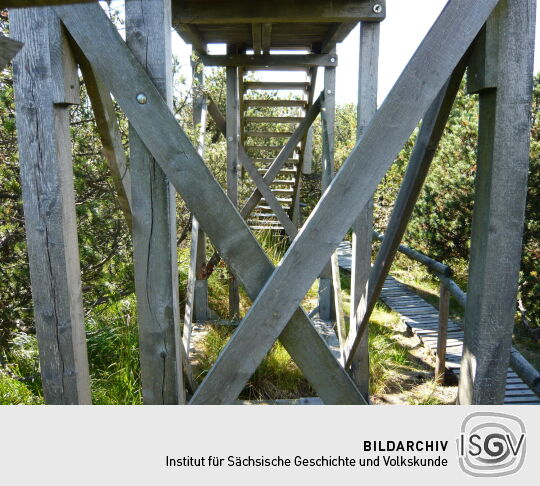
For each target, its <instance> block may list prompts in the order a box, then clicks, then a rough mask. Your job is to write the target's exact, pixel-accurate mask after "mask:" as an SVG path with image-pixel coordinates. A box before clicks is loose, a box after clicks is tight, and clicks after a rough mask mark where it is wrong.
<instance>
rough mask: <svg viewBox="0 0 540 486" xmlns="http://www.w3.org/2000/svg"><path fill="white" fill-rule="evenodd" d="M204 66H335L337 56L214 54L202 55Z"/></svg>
mask: <svg viewBox="0 0 540 486" xmlns="http://www.w3.org/2000/svg"><path fill="white" fill-rule="evenodd" d="M201 61H202V62H203V63H204V65H205V66H232V67H234V66H243V67H256V68H263V69H264V68H270V67H272V68H274V67H277V66H280V67H294V68H306V67H313V66H337V56H336V55H330V54H263V55H254V54H215V55H203V56H201Z"/></svg>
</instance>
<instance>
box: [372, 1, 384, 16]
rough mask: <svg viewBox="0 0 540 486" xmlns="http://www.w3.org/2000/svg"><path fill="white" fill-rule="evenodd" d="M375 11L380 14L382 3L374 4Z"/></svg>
mask: <svg viewBox="0 0 540 486" xmlns="http://www.w3.org/2000/svg"><path fill="white" fill-rule="evenodd" d="M373 12H375V13H376V14H380V13H381V12H382V5H381V4H380V3H376V4H375V5H373Z"/></svg>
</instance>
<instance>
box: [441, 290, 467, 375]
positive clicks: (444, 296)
mask: <svg viewBox="0 0 540 486" xmlns="http://www.w3.org/2000/svg"><path fill="white" fill-rule="evenodd" d="M449 311H450V292H448V289H447V288H446V286H445V285H444V283H442V282H441V284H440V291H439V329H438V331H439V332H438V334H437V357H436V362H435V380H436V381H437V383H439V384H440V385H442V384H443V383H444V372H445V369H446V346H447V337H448V314H449ZM459 344H460V345H461V344H462V342H461V341H460V342H459Z"/></svg>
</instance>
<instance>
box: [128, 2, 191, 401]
mask: <svg viewBox="0 0 540 486" xmlns="http://www.w3.org/2000/svg"><path fill="white" fill-rule="evenodd" d="M170 12H171V6H170V1H169V0H148V1H145V2H126V42H127V44H128V45H129V46H130V48H131V50H132V52H133V54H134V55H135V57H136V58H137V59H138V60H139V62H140V63H141V64H142V65H143V66H144V67H145V68H146V70H147V71H148V73H149V75H150V76H151V78H152V80H153V81H154V83H155V85H156V87H157V88H158V90H159V91H160V93H161V94H162V96H163V97H164V98H165V99H166V101H167V103H168V105H169V107H171V106H172V69H171V38H170V34H171V21H170ZM146 97H147V94H146V93H139V94H138V95H137V101H138V103H139V104H141V105H144V104H145V103H146V101H147V99H146ZM129 135H130V162H131V176H132V177H131V185H132V204H133V247H134V264H135V289H136V292H137V310H138V323H139V343H140V361H141V375H142V386H143V400H144V403H145V404H178V403H184V402H185V390H184V385H183V377H182V352H183V345H182V342H181V340H180V339H179V338H180V329H179V323H180V312H179V302H178V273H177V272H178V270H177V268H178V257H177V250H176V199H175V191H174V189H173V188H172V187H171V186H170V184H169V181H168V180H167V177H166V176H165V174H164V173H163V171H162V170H161V168H160V167H159V166H158V164H157V163H156V161H155V160H154V159H153V157H152V156H151V154H150V152H148V150H147V148H146V146H145V145H144V143H143V142H142V140H141V138H140V137H139V135H138V134H137V132H136V131H135V130H134V129H133V128H132V127H130V134H129Z"/></svg>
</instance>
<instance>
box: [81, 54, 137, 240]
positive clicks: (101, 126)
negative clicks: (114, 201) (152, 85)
mask: <svg viewBox="0 0 540 486" xmlns="http://www.w3.org/2000/svg"><path fill="white" fill-rule="evenodd" d="M72 44H73V48H74V51H75V53H76V56H77V62H78V64H79V66H80V68H81V72H82V74H83V78H84V82H85V85H86V91H87V92H88V97H89V98H90V103H91V104H92V111H93V112H94V118H95V120H96V126H97V129H98V133H99V137H100V140H101V145H102V147H103V155H104V156H105V160H106V161H107V164H108V166H109V170H110V171H111V176H112V180H113V184H114V187H115V189H116V194H117V196H118V203H119V205H120V209H121V210H122V213H123V214H124V217H125V219H126V223H127V225H128V227H129V229H130V231H131V230H132V227H133V220H132V214H131V173H130V171H129V168H128V167H127V160H126V154H125V152H124V146H123V145H122V135H121V133H120V127H119V126H118V120H117V118H116V112H115V109H114V104H113V101H112V99H111V94H110V93H109V90H108V89H106V88H105V86H104V85H103V83H102V82H101V80H99V79H98V78H97V77H96V76H95V74H94V71H93V70H92V66H91V65H90V63H89V62H88V60H87V59H86V57H85V56H84V54H83V53H82V51H81V50H80V49H79V48H78V47H77V46H76V44H75V43H72Z"/></svg>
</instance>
